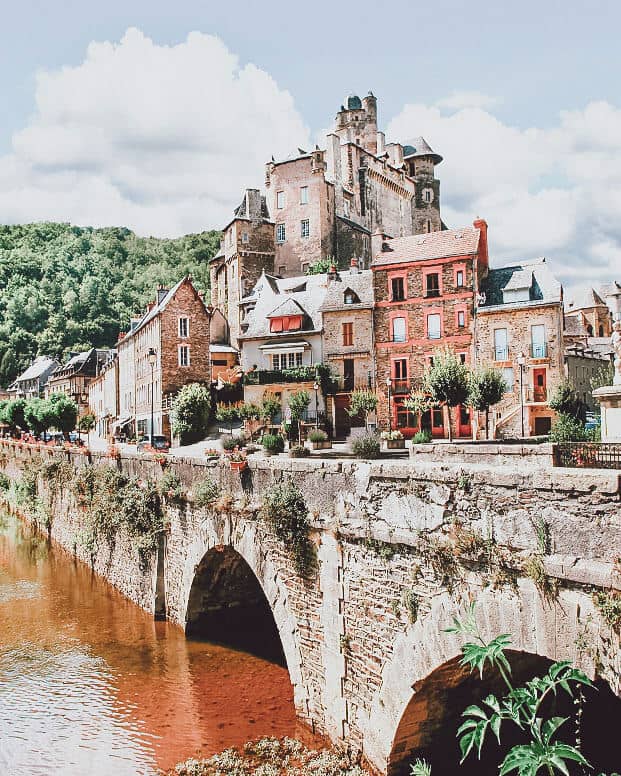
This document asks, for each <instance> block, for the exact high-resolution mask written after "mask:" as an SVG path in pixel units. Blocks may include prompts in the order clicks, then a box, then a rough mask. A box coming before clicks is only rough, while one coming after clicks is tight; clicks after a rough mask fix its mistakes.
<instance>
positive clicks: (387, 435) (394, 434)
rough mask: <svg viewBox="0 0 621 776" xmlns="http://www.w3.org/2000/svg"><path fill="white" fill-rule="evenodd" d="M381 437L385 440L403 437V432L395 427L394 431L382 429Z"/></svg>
mask: <svg viewBox="0 0 621 776" xmlns="http://www.w3.org/2000/svg"><path fill="white" fill-rule="evenodd" d="M380 437H381V438H382V439H385V440H389V441H391V442H392V441H394V440H397V439H403V434H402V433H401V432H400V431H399V429H398V428H397V429H395V430H394V431H382V433H381V434H380Z"/></svg>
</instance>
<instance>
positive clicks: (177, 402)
mask: <svg viewBox="0 0 621 776" xmlns="http://www.w3.org/2000/svg"><path fill="white" fill-rule="evenodd" d="M210 412H211V394H210V392H209V389H208V388H206V387H205V386H204V385H201V384H200V383H188V384H187V385H184V386H183V388H181V390H180V391H179V393H178V394H177V395H176V396H175V399H174V401H173V404H172V416H173V423H172V432H173V434H174V435H175V436H178V437H180V439H181V443H182V444H188V443H189V442H196V441H198V440H199V439H203V438H204V436H205V434H206V433H207V429H208V427H209V416H210Z"/></svg>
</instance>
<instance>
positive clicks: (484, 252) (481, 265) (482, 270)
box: [473, 218, 489, 280]
mask: <svg viewBox="0 0 621 776" xmlns="http://www.w3.org/2000/svg"><path fill="white" fill-rule="evenodd" d="M473 226H474V228H475V229H478V230H479V232H480V233H481V234H480V237H479V253H478V257H477V269H478V272H479V280H482V279H483V278H484V277H485V275H487V270H488V268H489V250H488V243H487V221H486V220H485V219H484V218H477V219H476V220H475V221H474V222H473Z"/></svg>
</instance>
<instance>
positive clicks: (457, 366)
mask: <svg viewBox="0 0 621 776" xmlns="http://www.w3.org/2000/svg"><path fill="white" fill-rule="evenodd" d="M425 388H426V390H427V391H428V392H429V394H430V395H431V398H432V399H434V400H435V401H436V402H438V403H440V404H446V405H447V406H448V407H457V406H458V405H459V404H465V403H466V402H467V401H468V397H469V395H470V372H469V370H468V367H467V366H466V365H465V364H462V363H461V361H460V359H459V356H457V355H456V354H455V353H452V352H451V351H450V350H448V349H445V350H440V351H438V352H436V353H435V354H434V357H433V366H432V367H430V368H429V369H428V370H427V372H426V373H425ZM449 439H452V431H451V423H449Z"/></svg>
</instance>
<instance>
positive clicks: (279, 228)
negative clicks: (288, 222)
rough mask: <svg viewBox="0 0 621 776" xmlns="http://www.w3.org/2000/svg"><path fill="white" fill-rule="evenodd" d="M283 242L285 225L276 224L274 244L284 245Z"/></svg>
mask: <svg viewBox="0 0 621 776" xmlns="http://www.w3.org/2000/svg"><path fill="white" fill-rule="evenodd" d="M284 241H285V225H284V224H276V242H277V243H284Z"/></svg>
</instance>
